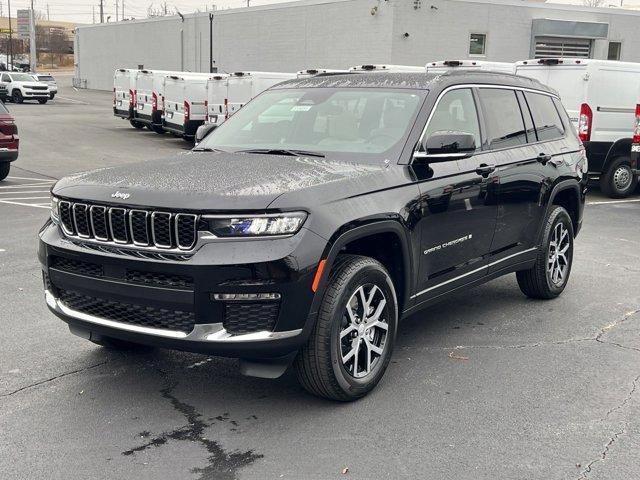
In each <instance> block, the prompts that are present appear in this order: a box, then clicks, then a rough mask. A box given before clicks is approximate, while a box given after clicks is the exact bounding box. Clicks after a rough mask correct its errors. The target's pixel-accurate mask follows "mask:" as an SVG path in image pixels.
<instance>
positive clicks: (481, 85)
mask: <svg viewBox="0 0 640 480" xmlns="http://www.w3.org/2000/svg"><path fill="white" fill-rule="evenodd" d="M473 88H478V89H482V88H493V89H502V90H513V91H521V92H531V93H538V94H542V95H547V96H549V97H552V98H556V99H558V100H560V97H558V95H555V94H552V93H550V92H545V91H544V90H537V89H535V88H528V87H514V86H511V85H491V84H486V83H464V84H460V85H451V86H450V87H447V88H445V89H444V90H443V91H442V92H440V94H439V95H438V98H437V99H436V102H435V103H434V104H433V107H432V108H431V111H430V112H429V116H428V117H427V122H426V123H425V125H424V128H423V129H422V133H421V134H420V138H419V139H418V143H417V144H418V145H421V144H422V143H423V142H424V136H425V134H426V133H427V128H428V127H429V123H431V119H432V117H433V115H434V114H435V112H436V109H437V108H438V104H439V103H440V101H441V100H442V97H443V96H444V95H446V94H447V93H449V92H450V91H452V90H461V89H473ZM474 101H475V99H474ZM476 114H477V115H478V123H480V111H479V110H478V106H477V105H476ZM534 143H539V142H531V143H526V144H523V145H520V146H525V145H532V144H534ZM506 148H514V147H506ZM493 151H496V150H480V147H479V148H478V150H477V152H482V153H486V152H493ZM415 152H417V150H414V153H415Z"/></svg>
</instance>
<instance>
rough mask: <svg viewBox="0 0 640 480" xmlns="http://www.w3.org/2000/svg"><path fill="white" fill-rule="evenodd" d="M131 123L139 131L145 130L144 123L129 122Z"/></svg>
mask: <svg viewBox="0 0 640 480" xmlns="http://www.w3.org/2000/svg"><path fill="white" fill-rule="evenodd" d="M129 123H130V124H131V126H132V127H133V128H135V129H137V130H142V129H143V128H144V123H140V122H138V121H137V120H129Z"/></svg>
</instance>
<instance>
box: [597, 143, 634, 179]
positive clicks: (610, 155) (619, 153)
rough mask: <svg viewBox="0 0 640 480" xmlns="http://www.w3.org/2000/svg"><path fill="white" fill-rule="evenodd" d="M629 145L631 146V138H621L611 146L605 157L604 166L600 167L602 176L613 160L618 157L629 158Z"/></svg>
mask: <svg viewBox="0 0 640 480" xmlns="http://www.w3.org/2000/svg"><path fill="white" fill-rule="evenodd" d="M631 144H632V139H631V138H621V139H619V140H616V141H615V142H614V143H613V144H612V145H611V147H610V148H609V150H608V151H607V156H606V157H605V160H604V165H602V174H604V173H605V172H606V171H607V170H608V168H609V165H610V164H611V162H612V161H613V159H615V158H618V157H627V158H629V159H630V158H631Z"/></svg>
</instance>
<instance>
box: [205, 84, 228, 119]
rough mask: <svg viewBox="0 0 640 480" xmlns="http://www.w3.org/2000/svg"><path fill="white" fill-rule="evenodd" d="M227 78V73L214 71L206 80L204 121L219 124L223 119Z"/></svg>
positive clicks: (225, 108)
mask: <svg viewBox="0 0 640 480" xmlns="http://www.w3.org/2000/svg"><path fill="white" fill-rule="evenodd" d="M228 79H229V75H227V74H226V73H216V74H213V75H212V76H211V77H210V78H209V79H208V80H207V104H206V110H207V118H206V119H205V123H211V124H213V125H220V124H221V123H222V122H224V121H225V118H226V111H227V89H228V86H229V82H228Z"/></svg>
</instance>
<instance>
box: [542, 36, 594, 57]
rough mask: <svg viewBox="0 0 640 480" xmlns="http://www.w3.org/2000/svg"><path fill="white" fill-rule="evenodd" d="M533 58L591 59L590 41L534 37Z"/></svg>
mask: <svg viewBox="0 0 640 480" xmlns="http://www.w3.org/2000/svg"><path fill="white" fill-rule="evenodd" d="M534 55H535V58H546V57H552V58H557V57H580V58H590V57H591V40H589V39H583V38H562V37H536V46H535V52H534Z"/></svg>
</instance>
